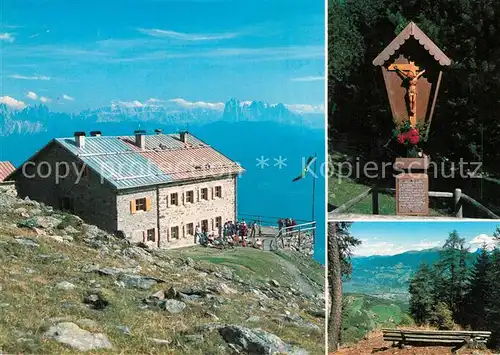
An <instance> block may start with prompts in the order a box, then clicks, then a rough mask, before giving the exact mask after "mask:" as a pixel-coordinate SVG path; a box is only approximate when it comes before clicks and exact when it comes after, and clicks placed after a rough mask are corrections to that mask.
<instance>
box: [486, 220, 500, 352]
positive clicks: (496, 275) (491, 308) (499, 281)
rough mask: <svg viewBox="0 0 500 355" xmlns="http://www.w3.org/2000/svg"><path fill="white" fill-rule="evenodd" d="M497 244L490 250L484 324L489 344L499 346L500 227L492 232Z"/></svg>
mask: <svg viewBox="0 0 500 355" xmlns="http://www.w3.org/2000/svg"><path fill="white" fill-rule="evenodd" d="M494 236H495V238H496V240H497V245H496V247H495V249H494V250H493V252H492V261H491V268H490V272H489V277H488V280H489V284H490V287H491V291H490V297H489V300H488V305H487V314H486V324H487V326H488V330H490V331H491V333H492V334H491V339H490V345H491V346H493V347H495V348H500V227H498V228H497V230H496V232H495V234H494Z"/></svg>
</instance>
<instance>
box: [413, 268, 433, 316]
mask: <svg viewBox="0 0 500 355" xmlns="http://www.w3.org/2000/svg"><path fill="white" fill-rule="evenodd" d="M409 291H410V313H411V315H412V317H413V319H414V320H415V322H416V323H417V324H419V325H422V324H426V323H429V322H430V315H431V312H432V308H433V305H434V285H433V272H432V270H431V268H430V267H429V266H428V265H427V264H421V265H420V267H419V269H418V271H417V272H416V273H415V275H414V276H413V278H412V279H411V280H410V289H409Z"/></svg>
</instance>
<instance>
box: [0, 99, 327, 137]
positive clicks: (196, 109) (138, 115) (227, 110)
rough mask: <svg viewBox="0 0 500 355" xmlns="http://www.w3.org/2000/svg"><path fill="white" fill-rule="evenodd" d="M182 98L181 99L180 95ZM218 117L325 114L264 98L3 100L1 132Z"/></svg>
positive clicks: (283, 119)
mask: <svg viewBox="0 0 500 355" xmlns="http://www.w3.org/2000/svg"><path fill="white" fill-rule="evenodd" d="M179 100H181V99H179ZM216 121H224V122H242V121H245V122H277V123H282V124H290V125H303V126H307V127H309V128H322V127H324V115H323V114H319V113H311V114H302V115H301V114H298V113H296V112H293V111H292V110H290V109H289V108H287V107H286V106H285V105H283V104H268V103H266V102H262V101H239V100H236V99H234V98H233V99H230V100H229V101H228V102H226V103H225V104H220V105H214V106H207V107H200V106H199V105H196V106H192V107H190V106H187V105H185V104H184V103H183V102H179V101H176V100H171V101H170V102H168V103H162V104H155V103H154V102H150V103H148V104H147V105H146V104H142V103H140V102H136V103H133V102H132V103H123V102H114V103H112V104H111V105H109V106H105V107H101V108H98V109H87V110H84V111H81V112H79V113H71V114H70V113H61V112H54V111H50V110H49V108H48V107H47V106H44V105H34V106H26V107H25V108H23V109H22V110H15V109H12V108H9V107H8V106H7V105H6V104H0V136H9V135H12V134H30V133H37V132H44V131H48V130H50V129H51V126H53V125H58V126H59V125H71V126H72V127H73V126H74V127H75V129H78V124H79V123H82V124H85V125H89V124H92V123H106V122H110V123H111V122H113V123H121V122H127V123H131V122H139V123H140V122H154V123H159V124H162V125H172V126H175V127H178V126H181V125H190V126H191V125H204V124H208V123H212V122H216Z"/></svg>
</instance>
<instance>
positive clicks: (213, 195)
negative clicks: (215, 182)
mask: <svg viewBox="0 0 500 355" xmlns="http://www.w3.org/2000/svg"><path fill="white" fill-rule="evenodd" d="M214 197H215V194H214V188H213V187H212V200H213V199H214Z"/></svg>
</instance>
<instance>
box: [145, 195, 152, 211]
mask: <svg viewBox="0 0 500 355" xmlns="http://www.w3.org/2000/svg"><path fill="white" fill-rule="evenodd" d="M149 210H151V197H146V211H149Z"/></svg>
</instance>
